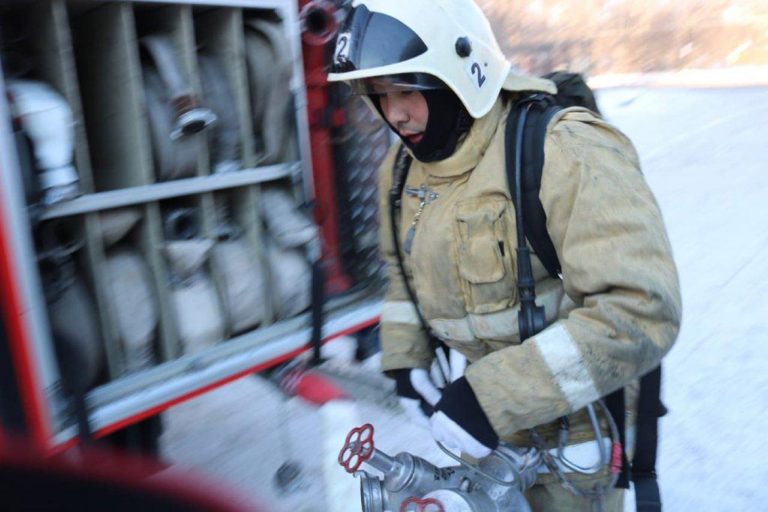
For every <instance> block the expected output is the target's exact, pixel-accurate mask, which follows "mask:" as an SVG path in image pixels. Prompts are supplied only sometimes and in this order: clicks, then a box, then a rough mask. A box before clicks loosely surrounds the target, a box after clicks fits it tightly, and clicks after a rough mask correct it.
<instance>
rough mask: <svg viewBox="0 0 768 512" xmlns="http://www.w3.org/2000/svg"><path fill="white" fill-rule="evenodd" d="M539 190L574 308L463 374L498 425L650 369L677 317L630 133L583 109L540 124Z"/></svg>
mask: <svg viewBox="0 0 768 512" xmlns="http://www.w3.org/2000/svg"><path fill="white" fill-rule="evenodd" d="M544 149H545V166H544V170H543V174H542V183H541V192H540V198H541V201H542V204H543V206H544V210H545V212H546V214H547V229H548V231H549V234H550V236H551V238H552V241H553V243H554V246H555V249H556V251H557V255H558V257H559V259H560V263H561V268H562V277H563V286H564V289H565V292H566V293H567V294H568V296H569V297H570V298H571V299H572V300H573V301H574V302H575V303H576V305H577V307H576V308H575V309H574V310H572V311H571V312H570V313H569V314H568V316H567V317H566V318H562V319H560V320H558V321H556V322H555V323H553V324H552V325H550V326H549V327H547V328H546V329H545V330H543V331H542V332H540V333H539V334H537V335H536V336H534V337H532V338H530V339H528V340H526V341H525V342H524V343H522V344H521V345H515V346H510V347H507V348H505V349H502V350H500V351H497V352H494V353H491V354H489V355H487V356H485V357H483V358H481V359H479V360H478V361H476V362H475V363H474V364H472V365H471V366H470V367H469V368H468V370H467V379H468V381H469V383H470V385H471V386H472V388H473V390H474V391H475V394H476V395H477V396H478V399H479V401H480V403H481V405H482V407H483V410H484V411H485V412H486V414H488V417H489V420H490V421H491V424H492V425H493V427H494V429H495V430H496V431H497V433H498V434H499V435H500V436H502V437H503V436H507V435H510V434H512V433H514V432H516V431H518V430H521V429H525V428H530V427H533V426H536V425H540V424H542V423H545V422H548V421H550V420H553V419H555V418H557V417H559V416H562V415H564V414H567V413H570V412H573V411H575V410H578V409H581V408H582V407H584V406H586V405H587V404H589V403H590V402H593V401H594V400H596V399H598V398H600V397H602V396H605V395H606V394H608V393H610V392H612V391H614V390H616V389H618V388H620V387H622V386H625V385H627V384H628V383H630V382H631V381H633V380H635V379H637V378H639V377H640V376H642V375H644V374H645V373H647V372H649V371H650V370H652V369H653V368H655V367H656V366H657V365H658V364H659V362H660V360H661V358H662V357H663V356H664V354H666V353H667V351H668V350H669V349H670V348H671V346H672V344H673V342H674V340H675V338H676V336H677V333H678V330H679V325H680V317H681V299H680V292H679V284H678V277H677V271H676V268H675V264H674V261H673V259H672V252H671V248H670V244H669V240H668V238H667V234H666V231H665V228H664V223H663V220H662V216H661V212H660V210H659V207H658V205H657V203H656V200H655V198H654V197H653V194H652V193H651V191H650V189H649V187H648V185H647V183H646V182H645V179H644V177H643V175H642V173H641V171H640V164H639V159H638V157H637V154H636V152H635V150H634V148H633V146H632V144H631V142H630V141H629V140H628V139H627V138H626V137H625V136H624V135H623V134H622V133H621V132H619V131H618V130H617V129H615V128H613V127H611V126H610V125H609V124H607V123H605V122H604V121H602V120H600V119H598V118H596V117H594V116H593V115H591V114H590V113H588V112H587V111H584V110H581V109H577V110H569V111H567V112H566V113H565V114H564V115H562V117H560V118H558V119H557V120H556V121H554V122H553V123H552V125H551V126H550V127H549V134H548V137H547V140H546V142H545V148H544Z"/></svg>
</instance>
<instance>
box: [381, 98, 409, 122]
mask: <svg viewBox="0 0 768 512" xmlns="http://www.w3.org/2000/svg"><path fill="white" fill-rule="evenodd" d="M381 111H382V112H383V113H384V117H386V118H387V121H389V123H390V124H392V125H393V126H397V125H398V124H400V123H405V122H407V121H408V120H409V119H410V118H409V116H408V110H407V109H406V108H405V105H404V104H403V102H402V101H401V100H400V99H399V97H398V96H397V95H396V94H382V96H381Z"/></svg>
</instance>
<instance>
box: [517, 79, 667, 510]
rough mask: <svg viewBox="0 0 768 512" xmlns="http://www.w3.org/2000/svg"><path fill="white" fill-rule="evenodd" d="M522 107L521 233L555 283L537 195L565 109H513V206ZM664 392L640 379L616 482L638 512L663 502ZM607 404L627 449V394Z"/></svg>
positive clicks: (536, 100) (544, 102) (545, 103)
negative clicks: (631, 448) (549, 139)
mask: <svg viewBox="0 0 768 512" xmlns="http://www.w3.org/2000/svg"><path fill="white" fill-rule="evenodd" d="M529 104H530V107H528V105H529ZM524 108H527V118H526V119H525V126H524V128H523V153H522V177H521V186H522V203H523V204H522V209H523V214H524V215H523V219H524V223H525V226H524V227H523V228H522V229H523V232H524V233H525V236H526V238H527V239H528V242H529V243H530V244H531V246H532V247H533V250H534V251H535V253H536V256H537V257H538V258H539V260H541V262H542V263H543V264H544V267H545V268H546V269H547V272H548V273H549V275H551V276H552V277H555V278H557V277H559V274H560V261H559V259H558V257H557V252H556V251H555V248H554V245H553V244H552V239H551V238H550V236H549V232H548V231H547V216H546V213H545V212H544V207H543V206H542V204H541V200H540V199H539V190H540V188H541V174H542V171H543V168H544V138H545V137H546V132H547V125H548V124H549V122H550V121H551V120H552V117H553V116H554V115H555V114H556V113H557V112H558V111H560V110H561V108H562V107H561V106H560V105H558V104H557V103H556V102H555V101H554V99H553V98H552V97H551V96H546V95H539V94H537V95H534V96H531V97H529V98H526V99H524V100H522V101H520V102H518V103H517V104H516V105H514V106H513V107H512V109H511V110H510V113H509V117H508V118H507V136H506V148H505V151H506V154H507V176H508V182H509V187H510V195H511V197H512V201H513V202H515V204H516V190H515V180H514V178H513V173H514V168H513V167H512V164H511V159H510V158H509V155H514V154H515V151H516V139H517V137H516V136H515V134H516V129H517V128H516V127H517V124H518V119H519V117H520V115H521V112H522V111H523V109H524ZM660 393H661V366H659V367H657V368H656V369H654V370H653V371H651V372H650V373H648V374H647V375H645V376H643V377H642V378H641V379H640V398H639V401H638V410H637V425H636V429H635V455H634V458H633V460H632V464H629V463H628V461H627V457H626V453H622V472H621V474H620V477H619V481H618V482H617V487H623V488H628V487H629V480H630V479H631V480H632V482H634V484H635V494H636V503H637V512H661V497H660V493H659V487H658V482H657V480H656V449H657V444H658V418H659V417H661V416H663V415H664V414H665V413H666V409H665V407H664V405H663V404H662V403H661V399H660ZM605 402H606V406H607V407H608V409H609V411H610V413H611V415H612V416H613V418H614V419H615V421H616V423H617V427H618V429H619V433H620V436H621V443H622V447H624V446H625V441H624V410H625V403H624V402H625V400H624V390H623V389H619V390H617V391H614V392H613V393H611V394H610V395H608V396H607V397H606V398H605Z"/></svg>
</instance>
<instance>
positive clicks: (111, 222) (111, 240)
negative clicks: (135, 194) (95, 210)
mask: <svg viewBox="0 0 768 512" xmlns="http://www.w3.org/2000/svg"><path fill="white" fill-rule="evenodd" d="M139 220H141V211H140V210H139V209H138V208H117V209H114V210H106V211H103V212H101V213H100V214H99V221H100V222H99V225H100V229H101V238H102V240H103V242H104V247H107V248H108V247H111V246H113V245H115V244H116V243H117V242H119V241H120V240H122V239H123V237H125V235H127V234H128V232H129V231H130V230H131V229H133V227H134V226H135V225H136V223H138V222H139Z"/></svg>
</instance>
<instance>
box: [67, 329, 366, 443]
mask: <svg viewBox="0 0 768 512" xmlns="http://www.w3.org/2000/svg"><path fill="white" fill-rule="evenodd" d="M377 323H379V317H378V316H376V317H373V318H369V319H367V320H365V321H363V322H360V323H359V324H355V325H353V326H351V327H349V328H347V329H344V330H342V331H338V332H336V333H334V334H333V335H331V336H328V337H327V338H325V339H323V343H328V342H329V341H332V340H334V339H336V338H339V337H341V336H346V335H348V334H352V333H355V332H358V331H361V330H363V329H365V328H366V327H370V326H372V325H376V324H377ZM308 350H309V349H308V348H307V347H301V348H298V349H296V350H293V351H291V352H287V353H285V354H282V355H280V356H278V357H275V358H273V359H270V360H269V361H265V362H263V363H261V364H258V365H256V366H252V367H251V368H248V369H246V370H243V371H241V372H238V373H236V374H233V375H230V376H228V377H226V378H224V379H221V380H219V381H216V382H213V383H211V384H209V385H207V386H204V387H201V388H198V389H196V390H194V391H190V392H189V393H187V394H185V395H182V396H180V397H177V398H175V399H173V400H169V401H168V402H164V403H162V404H159V405H157V406H155V407H152V408H150V409H146V410H144V411H142V412H140V413H138V414H135V415H133V416H130V417H128V418H125V419H124V420H121V421H118V422H116V423H113V424H111V425H108V426H106V427H104V428H101V429H99V430H97V431H96V432H94V437H97V438H98V437H103V436H106V435H108V434H111V433H113V432H116V431H118V430H120V429H123V428H125V427H128V426H130V425H133V424H134V423H138V422H139V421H141V420H145V419H147V418H149V417H152V416H154V415H156V414H159V413H161V412H163V411H165V410H166V409H170V408H171V407H173V406H174V405H178V404H180V403H183V402H186V401H187V400H191V399H192V398H195V397H197V396H200V395H203V394H205V393H207V392H208V391H211V390H214V389H216V388H219V387H221V386H224V385H225V384H229V383H230V382H233V381H235V380H237V379H240V378H242V377H245V376H247V375H252V374H254V373H258V372H261V371H264V370H267V369H269V368H272V367H273V366H277V365H279V364H281V363H284V362H286V361H290V360H291V359H293V358H295V357H297V356H299V355H301V354H303V353H304V352H307V351H308ZM77 442H78V441H77V439H70V440H68V441H67V442H65V443H63V444H62V445H60V446H57V447H56V451H63V450H67V449H69V448H71V447H73V446H75V445H77Z"/></svg>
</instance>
